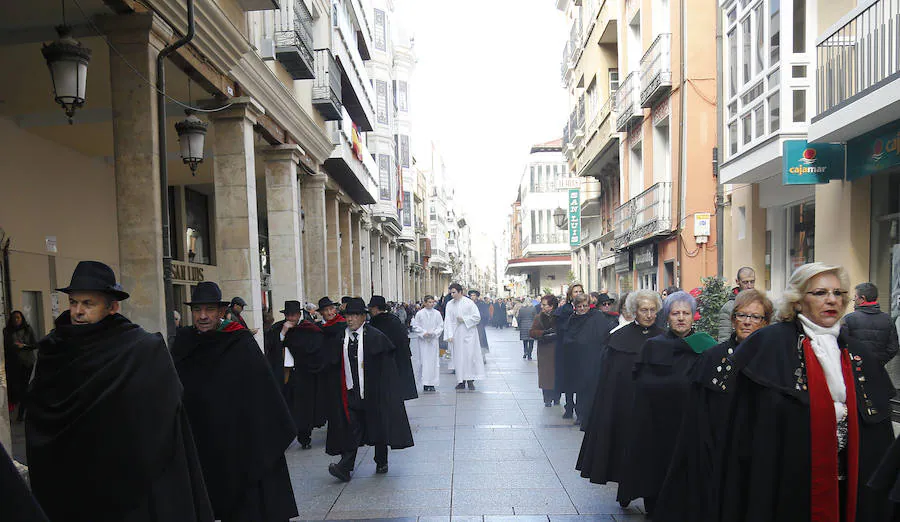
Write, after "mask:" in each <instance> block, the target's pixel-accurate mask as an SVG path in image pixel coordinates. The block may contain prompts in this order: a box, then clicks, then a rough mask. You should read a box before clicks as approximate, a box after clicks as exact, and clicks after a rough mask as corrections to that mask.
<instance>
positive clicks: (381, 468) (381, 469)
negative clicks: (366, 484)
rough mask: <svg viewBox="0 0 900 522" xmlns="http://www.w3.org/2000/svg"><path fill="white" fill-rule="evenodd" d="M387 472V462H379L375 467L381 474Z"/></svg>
mask: <svg viewBox="0 0 900 522" xmlns="http://www.w3.org/2000/svg"><path fill="white" fill-rule="evenodd" d="M387 472H388V465H387V464H379V465H378V466H376V467H375V473H378V474H379V475H384V474H385V473H387Z"/></svg>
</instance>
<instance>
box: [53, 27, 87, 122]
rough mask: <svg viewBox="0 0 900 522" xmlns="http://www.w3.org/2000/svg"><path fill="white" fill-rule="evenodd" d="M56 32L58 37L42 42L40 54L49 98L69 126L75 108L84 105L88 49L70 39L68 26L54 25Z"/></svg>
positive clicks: (70, 29) (70, 30)
mask: <svg viewBox="0 0 900 522" xmlns="http://www.w3.org/2000/svg"><path fill="white" fill-rule="evenodd" d="M56 32H57V34H58V35H59V38H58V39H57V40H55V41H53V42H52V43H49V44H44V46H43V48H41V54H43V55H44V59H45V60H47V67H48V68H49V69H50V79H51V80H52V81H53V97H54V98H55V99H56V102H57V103H59V104H60V105H62V108H63V110H64V111H66V116H68V117H69V124H70V125H71V124H72V116H74V115H75V109H78V108H80V107H81V106H82V105H84V100H85V90H86V88H87V69H88V63H89V62H90V61H91V50H90V49H88V48H87V47H85V46H84V45H82V44H81V42H79V41H78V40H75V39H74V38H72V28H71V27H69V26H68V25H65V24H64V25H59V26H57V27H56Z"/></svg>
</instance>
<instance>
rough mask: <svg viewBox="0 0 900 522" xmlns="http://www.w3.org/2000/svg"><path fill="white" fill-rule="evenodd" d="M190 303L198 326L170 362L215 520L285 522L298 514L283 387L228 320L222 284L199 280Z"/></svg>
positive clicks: (186, 333)
mask: <svg viewBox="0 0 900 522" xmlns="http://www.w3.org/2000/svg"><path fill="white" fill-rule="evenodd" d="M185 304H187V305H188V306H190V307H191V316H192V317H193V326H189V327H185V328H180V329H179V330H178V331H177V333H176V335H175V343H174V346H173V348H172V357H173V359H174V360H175V367H176V368H177V369H178V375H179V377H180V378H181V382H182V383H183V384H184V405H185V409H186V410H187V413H188V416H189V417H190V421H191V429H192V430H193V432H194V436H195V438H196V441H197V452H198V453H199V455H200V464H201V465H202V466H203V476H204V478H205V479H206V487H207V491H208V492H209V499H210V501H211V502H212V506H213V511H214V512H215V515H216V519H219V520H222V521H223V522H232V521H235V522H255V521H258V520H267V521H268V520H271V521H272V522H286V521H287V520H288V519H290V518H292V517H295V516H297V514H298V513H297V504H296V502H295V500H294V492H293V489H292V487H291V477H290V474H289V472H288V468H287V460H286V459H285V456H284V451H285V450H286V449H287V447H288V446H289V445H290V444H291V442H292V441H293V440H294V438H295V437H296V436H297V427H296V426H295V425H294V421H293V419H292V418H291V413H290V410H288V407H287V404H286V403H285V401H284V397H283V396H282V394H281V386H280V385H279V383H278V382H277V381H276V380H275V378H274V377H273V376H272V370H271V369H270V366H269V363H268V361H267V360H266V358H265V356H264V355H263V352H262V350H260V348H259V345H258V344H257V343H256V340H255V339H254V337H253V334H252V333H250V331H249V330H247V329H246V328H245V327H244V326H242V325H241V324H240V323H238V322H234V321H229V320H227V319H224V317H225V309H226V307H227V306H228V302H227V301H222V292H221V290H220V289H219V285H217V284H216V283H214V282H212V281H203V282H201V283H199V284H198V285H197V286H196V287H195V288H194V291H193V293H192V295H191V302H189V303H185ZM145 400H146V398H145ZM171 520H175V519H171Z"/></svg>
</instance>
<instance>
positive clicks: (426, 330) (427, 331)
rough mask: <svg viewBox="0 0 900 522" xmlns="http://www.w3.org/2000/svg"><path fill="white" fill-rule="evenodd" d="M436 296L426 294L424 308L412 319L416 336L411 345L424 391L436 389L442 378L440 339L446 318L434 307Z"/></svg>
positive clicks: (415, 367)
mask: <svg viewBox="0 0 900 522" xmlns="http://www.w3.org/2000/svg"><path fill="white" fill-rule="evenodd" d="M434 303H435V300H434V296H431V295H426V296H425V303H424V308H422V309H421V310H419V311H418V312H416V315H414V316H413V319H412V333H411V335H412V336H414V337H415V339H414V340H413V342H411V343H410V346H411V347H412V346H415V349H414V350H413V361H414V363H415V366H414V369H416V370H417V372H418V373H419V374H420V375H421V381H422V386H423V391H435V386H437V385H438V381H439V380H440V371H441V360H440V350H439V344H438V339H440V337H441V333H443V331H444V318H443V317H441V314H440V312H438V311H437V310H435V309H434Z"/></svg>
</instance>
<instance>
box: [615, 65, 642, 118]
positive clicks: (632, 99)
mask: <svg viewBox="0 0 900 522" xmlns="http://www.w3.org/2000/svg"><path fill="white" fill-rule="evenodd" d="M640 83H641V82H640V76H639V74H638V71H631V72H630V73H629V74H628V76H626V77H625V80H624V81H623V82H622V83H621V84H619V89H618V90H617V91H616V97H615V104H616V130H617V131H619V132H623V131H627V130H628V128H629V127H630V126H631V125H632V124H633V123H635V122H638V121H641V120H643V119H644V110H643V109H642V108H641V104H640V102H639V100H638V95H639V93H640V90H641V88H640Z"/></svg>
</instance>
